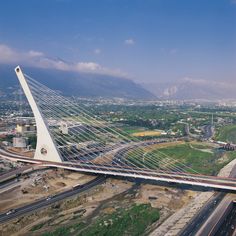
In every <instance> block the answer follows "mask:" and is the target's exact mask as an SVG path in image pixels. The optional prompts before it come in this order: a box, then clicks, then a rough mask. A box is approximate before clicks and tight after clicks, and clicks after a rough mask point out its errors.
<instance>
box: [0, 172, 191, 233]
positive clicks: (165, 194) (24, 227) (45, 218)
mask: <svg viewBox="0 0 236 236" xmlns="http://www.w3.org/2000/svg"><path fill="white" fill-rule="evenodd" d="M53 175H55V173H53V172H51V174H48V176H47V183H48V184H49V185H50V190H49V192H50V193H51V192H54V191H55V190H56V189H57V190H60V191H61V190H62V188H66V187H65V186H62V183H64V184H66V185H67V187H68V186H69V185H73V184H74V183H75V182H78V180H79V181H81V183H82V182H86V181H88V180H89V179H91V178H92V177H89V176H83V175H81V174H78V173H71V174H68V175H66V177H62V173H56V175H55V176H53ZM56 176H57V177H56ZM58 179H59V180H58ZM29 183H32V182H29ZM29 183H28V184H26V185H25V186H24V188H26V189H28V190H29V191H30V193H28V194H22V193H21V191H19V189H17V190H14V193H11V194H12V195H11V197H13V198H14V200H12V199H11V204H13V201H17V203H14V204H13V205H14V206H15V205H18V204H22V203H24V202H27V201H28V200H29V199H30V200H31V201H32V200H33V198H30V196H31V197H32V195H33V196H39V195H40V196H42V195H43V193H40V191H39V190H40V189H41V190H42V188H41V187H40V185H39V186H37V187H30V186H29ZM64 184H63V185H64ZM27 186H28V188H27ZM58 186H59V187H58ZM49 192H46V193H47V194H48V193H49ZM46 193H45V194H46ZM194 194H195V193H193V192H191V191H182V190H180V189H175V188H167V187H160V186H157V185H151V184H135V183H134V182H129V181H125V180H118V179H107V181H106V183H104V184H102V185H99V186H96V187H95V188H93V189H92V190H89V191H88V192H86V193H84V194H80V195H78V196H74V197H73V198H70V199H65V200H64V201H61V202H59V203H57V204H54V205H53V206H50V207H48V208H46V209H42V210H39V211H37V212H34V213H32V214H29V215H26V216H23V217H19V219H15V220H13V221H12V222H10V223H7V224H4V225H1V226H0V232H2V233H1V234H0V235H1V236H8V235H12V236H14V235H22V236H23V235H24V236H26V235H28V236H29V235H30V236H31V235H32V236H33V235H41V234H42V233H43V232H45V231H46V232H48V231H53V230H54V229H55V228H57V227H61V226H67V225H70V224H72V223H75V222H77V221H78V219H82V220H83V222H85V223H86V224H90V223H91V222H93V221H94V220H95V219H96V218H97V217H99V216H100V215H103V214H110V213H112V212H114V211H115V210H116V209H117V208H120V207H127V206H129V205H130V204H132V203H151V205H152V207H155V208H158V209H160V211H161V218H160V220H159V221H158V223H159V224H160V222H163V221H164V220H165V219H166V218H167V217H168V216H169V215H171V214H172V213H173V212H174V211H175V210H176V209H179V208H181V207H182V206H184V205H185V204H187V203H188V202H189V201H190V200H191V198H192V196H193V195H194ZM14 195H16V196H15V197H14ZM27 195H28V196H27ZM25 197H26V198H27V199H28V200H25V199H24V198H25ZM1 199H2V198H1ZM8 199H9V195H8ZM17 199H18V200H17ZM23 199H24V200H23ZM4 201H5V204H6V202H7V198H6V196H5V200H4ZM8 204H9V203H8ZM8 206H9V205H8ZM1 207H2V208H4V204H2V205H1ZM40 224H42V225H43V226H42V227H40V229H38V230H34V231H30V230H31V229H32V227H36V226H38V225H40Z"/></svg>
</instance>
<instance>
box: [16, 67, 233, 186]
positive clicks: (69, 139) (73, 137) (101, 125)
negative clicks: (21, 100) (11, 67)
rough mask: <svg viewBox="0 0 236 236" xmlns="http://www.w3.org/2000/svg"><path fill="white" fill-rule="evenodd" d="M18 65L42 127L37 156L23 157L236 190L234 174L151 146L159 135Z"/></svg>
mask: <svg viewBox="0 0 236 236" xmlns="http://www.w3.org/2000/svg"><path fill="white" fill-rule="evenodd" d="M15 71H16V75H17V77H18V79H19V82H20V84H21V87H22V89H23V91H24V93H25V95H26V98H27V100H28V102H29V104H30V106H31V109H32V112H33V114H34V117H35V121H36V127H37V146H36V151H35V156H34V159H29V158H23V157H22V158H21V157H19V159H21V160H23V161H26V162H27V161H28V162H32V161H34V162H35V161H36V162H39V163H42V164H43V165H46V166H52V167H61V168H64V169H71V170H76V171H81V172H86V173H97V174H106V175H113V176H122V177H134V178H140V179H149V180H156V181H164V182H172V183H180V184H190V185H195V186H203V187H212V188H218V189H224V190H236V179H235V178H222V177H216V176H206V175H201V174H199V173H197V172H196V171H194V170H193V169H192V168H191V166H188V165H185V164H184V163H181V162H180V161H179V160H175V159H173V158H171V157H169V156H168V155H166V154H164V153H162V152H161V151H155V152H150V150H152V148H153V145H155V144H156V143H158V142H160V141H156V140H153V141H147V142H140V141H138V140H136V139H135V138H133V137H132V138H131V137H129V135H128V134H126V133H124V132H123V131H121V130H119V129H117V128H115V127H114V126H113V125H112V124H111V123H109V122H105V121H103V120H101V119H99V118H98V117H95V116H94V115H93V114H91V113H90V112H89V108H88V107H84V106H82V105H80V104H79V103H78V101H76V100H72V99H69V98H66V97H63V96H61V95H60V94H59V93H57V92H55V91H53V90H52V89H50V88H48V87H46V86H45V85H43V84H41V83H39V82H38V81H36V80H35V79H33V78H32V77H30V76H28V75H27V74H24V73H23V71H22V70H21V68H20V67H19V66H18V67H16V69H15Z"/></svg>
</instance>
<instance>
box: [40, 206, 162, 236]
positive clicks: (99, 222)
mask: <svg viewBox="0 0 236 236" xmlns="http://www.w3.org/2000/svg"><path fill="white" fill-rule="evenodd" d="M159 218H160V214H159V210H158V209H156V208H152V207H151V205H150V204H139V205H137V204H133V205H131V206H130V207H129V208H127V209H124V208H119V209H117V210H116V211H115V212H113V213H111V214H106V215H104V216H101V217H99V218H97V219H96V220H95V221H94V222H92V223H91V224H90V225H89V226H87V225H85V224H84V223H81V222H78V224H75V225H71V226H67V227H66V226H65V227H59V228H57V229H56V230H55V231H53V232H48V233H44V234H42V236H67V235H77V236H94V235H96V236H110V235H112V236H120V235H129V236H139V235H143V233H144V232H145V230H146V228H147V227H148V226H149V225H151V224H152V223H154V222H156V221H157V220H158V219H159ZM39 228H40V227H39ZM72 232H73V233H72Z"/></svg>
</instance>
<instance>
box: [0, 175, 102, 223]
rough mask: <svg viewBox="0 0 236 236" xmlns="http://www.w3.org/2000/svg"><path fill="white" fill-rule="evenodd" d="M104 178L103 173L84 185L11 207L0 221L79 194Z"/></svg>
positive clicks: (0, 217) (0, 215) (0, 216)
mask: <svg viewBox="0 0 236 236" xmlns="http://www.w3.org/2000/svg"><path fill="white" fill-rule="evenodd" d="M105 179H106V176H104V175H103V176H98V177H97V178H96V179H94V180H91V181H89V182H88V183H86V184H84V185H81V186H78V187H75V188H74V189H70V190H67V191H65V192H62V193H58V194H56V195H54V196H51V197H47V198H44V199H40V200H38V201H35V202H33V203H31V204H29V205H26V206H23V207H19V208H16V209H13V210H12V211H8V212H4V213H2V214H0V223H4V222H6V221H9V220H12V219H14V218H16V217H19V216H21V215H23V214H27V213H29V212H32V211H35V210H38V209H41V208H43V207H47V206H49V205H51V204H53V203H55V202H57V201H60V200H63V199H65V198H68V197H71V196H73V195H76V194H79V193H82V192H84V191H86V190H89V189H91V188H93V187H94V186H96V185H98V184H101V183H103V182H104V181H105Z"/></svg>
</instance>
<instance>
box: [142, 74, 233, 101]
mask: <svg viewBox="0 0 236 236" xmlns="http://www.w3.org/2000/svg"><path fill="white" fill-rule="evenodd" d="M142 86H143V87H144V88H146V89H147V90H149V91H150V92H151V93H153V94H154V95H156V96H157V97H158V98H159V99H173V100H188V99H208V100H218V99H236V84H235V83H230V82H221V81H210V80H202V79H192V78H184V79H182V80H179V81H177V82H166V83H143V84H142Z"/></svg>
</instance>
